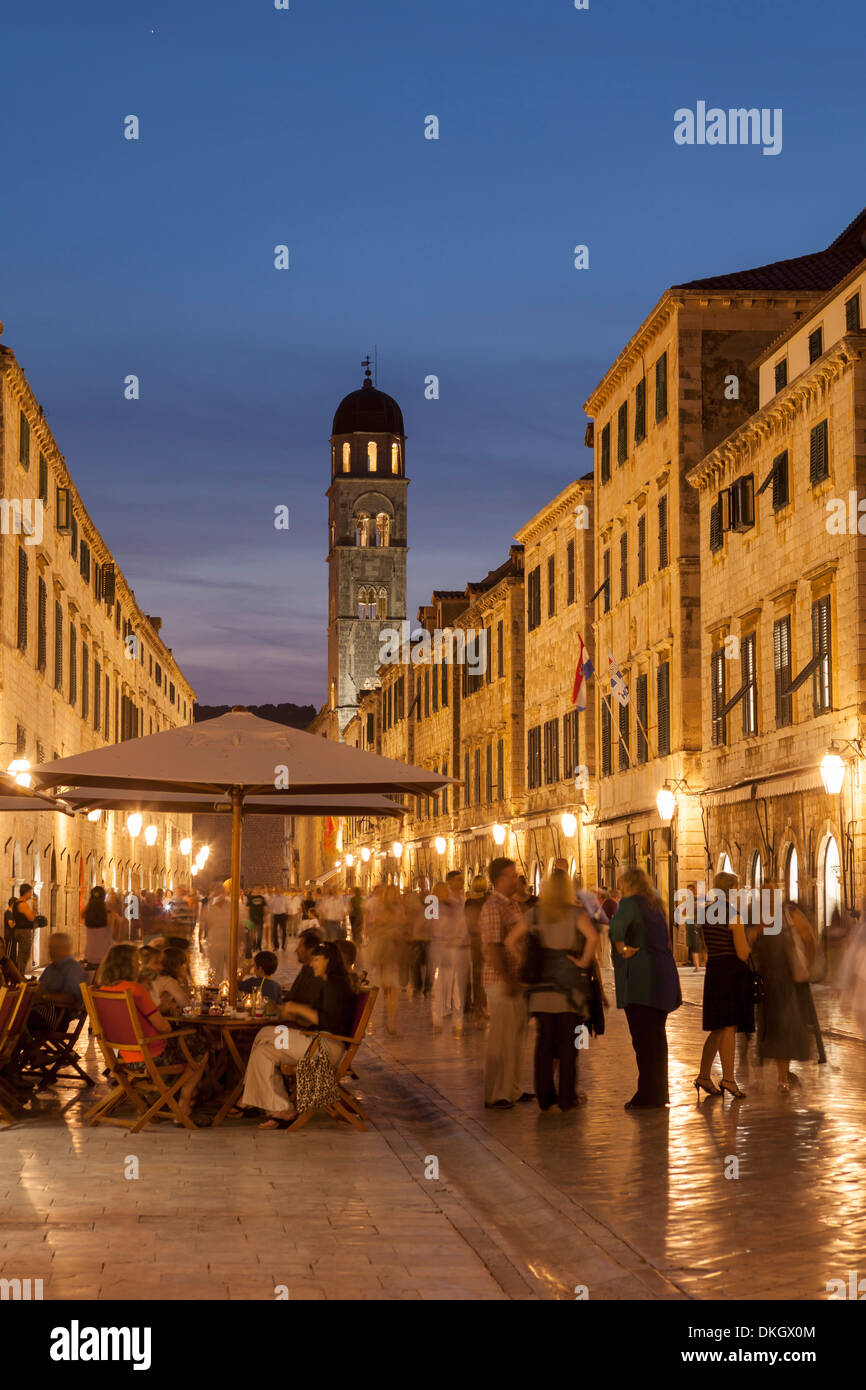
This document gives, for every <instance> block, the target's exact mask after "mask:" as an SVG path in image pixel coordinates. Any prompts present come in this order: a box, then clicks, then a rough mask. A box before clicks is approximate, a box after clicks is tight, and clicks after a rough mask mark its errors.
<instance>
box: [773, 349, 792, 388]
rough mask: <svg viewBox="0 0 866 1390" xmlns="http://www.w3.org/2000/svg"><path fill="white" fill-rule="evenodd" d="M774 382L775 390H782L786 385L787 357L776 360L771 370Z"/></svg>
mask: <svg viewBox="0 0 866 1390" xmlns="http://www.w3.org/2000/svg"><path fill="white" fill-rule="evenodd" d="M773 374H774V377H775V383H776V392H777V394H778V392H779V391H782V390H783V389H784V388H785V387H786V386H787V385H788V359H787V357H783V358H782V360H781V362H777V363H776V366H775V368H774V371H773Z"/></svg>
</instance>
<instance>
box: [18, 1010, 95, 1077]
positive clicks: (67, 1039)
mask: <svg viewBox="0 0 866 1390" xmlns="http://www.w3.org/2000/svg"><path fill="white" fill-rule="evenodd" d="M36 1003H37V1004H38V1003H39V1000H38V999H37V1000H36ZM55 1008H57V1010H58V1014H59V1018H58V1020H57V1026H56V1027H55V1028H48V1029H43V1028H40V1029H38V1030H37V1029H35V1028H31V1030H30V1038H31V1042H32V1047H31V1051H30V1055H29V1056H28V1058H27V1061H26V1062H25V1064H24V1066H23V1067H22V1072H23V1073H24V1075H25V1076H39V1077H41V1078H42V1079H41V1080H40V1082H39V1084H38V1086H37V1088H36V1089H37V1090H38V1091H41V1090H42V1088H43V1087H44V1086H53V1085H54V1083H55V1081H83V1082H84V1084H85V1086H95V1085H96V1082H95V1080H94V1078H93V1077H92V1076H89V1075H88V1073H87V1072H86V1071H85V1070H84V1068H83V1067H82V1065H81V1062H80V1060H79V1056H78V1053H77V1052H76V1050H75V1044H76V1043H77V1042H78V1039H79V1038H80V1036H81V1031H82V1029H83V1027H84V1025H85V1023H86V1022H87V1010H86V1009H81V1010H80V1011H78V1010H76V1009H73V1008H71V1007H66V1008H64V1007H63V1006H62V1005H59V1006H58V1005H55Z"/></svg>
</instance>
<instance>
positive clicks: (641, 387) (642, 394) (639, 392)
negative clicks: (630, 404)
mask: <svg viewBox="0 0 866 1390" xmlns="http://www.w3.org/2000/svg"><path fill="white" fill-rule="evenodd" d="M644 439H646V377H645V376H644V377H641V379H640V381H639V382H638V384H637V386H636V387H635V393H634V442H635V444H640V443H641V442H642V441H643V440H644Z"/></svg>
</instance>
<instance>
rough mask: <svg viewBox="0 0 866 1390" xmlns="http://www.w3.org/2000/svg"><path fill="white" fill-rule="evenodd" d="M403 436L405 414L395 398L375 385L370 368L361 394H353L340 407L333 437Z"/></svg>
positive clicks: (338, 407)
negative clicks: (345, 435)
mask: <svg viewBox="0 0 866 1390" xmlns="http://www.w3.org/2000/svg"><path fill="white" fill-rule="evenodd" d="M356 432H360V433H363V434H399V435H402V434H403V412H402V411H401V409H400V407H399V405H398V404H397V402H396V401H395V400H394V397H393V396H387V395H386V394H385V392H384V391H380V390H378V388H377V387H375V386H374V385H373V382H372V379H371V376H370V368H369V367H367V369H366V373H365V376H364V385H363V386H362V387H361V389H360V391H350V392H349V395H348V396H344V398H343V400H341V401H340V404H339V405H338V406H337V413H336V415H335V416H334V426H333V429H332V430H331V433H332V434H355V433H356Z"/></svg>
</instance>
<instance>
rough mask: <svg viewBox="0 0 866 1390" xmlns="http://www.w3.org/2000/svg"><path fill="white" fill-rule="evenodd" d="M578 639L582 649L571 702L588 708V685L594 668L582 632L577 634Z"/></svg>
mask: <svg viewBox="0 0 866 1390" xmlns="http://www.w3.org/2000/svg"><path fill="white" fill-rule="evenodd" d="M577 640H578V642H579V643H580V651H579V652H578V654H577V669H576V671H575V673H574V689H573V690H572V692H571V703H572V704H573V705H577V708H578V709H579V710H582V709H586V687H587V684H588V682H589V678H590V676H591V675H592V673H593V669H594V668H593V664H592V662H591V661H590V659H589V657H588V656H587V654H586V647H585V646H584V645H583V638H582V637H581V635H580V633H578V635H577Z"/></svg>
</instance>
